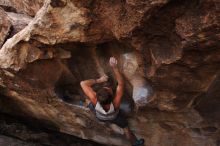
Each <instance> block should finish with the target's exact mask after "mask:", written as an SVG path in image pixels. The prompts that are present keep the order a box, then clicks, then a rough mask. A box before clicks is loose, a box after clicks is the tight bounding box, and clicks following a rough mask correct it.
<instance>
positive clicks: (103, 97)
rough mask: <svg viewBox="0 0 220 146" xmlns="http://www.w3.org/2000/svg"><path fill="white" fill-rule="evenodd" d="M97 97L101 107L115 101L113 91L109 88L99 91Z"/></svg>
mask: <svg viewBox="0 0 220 146" xmlns="http://www.w3.org/2000/svg"><path fill="white" fill-rule="evenodd" d="M96 96H97V99H98V101H99V103H100V104H101V105H107V104H110V103H111V102H112V101H113V93H112V89H111V88H109V87H103V88H101V89H99V90H98V91H97V93H96Z"/></svg>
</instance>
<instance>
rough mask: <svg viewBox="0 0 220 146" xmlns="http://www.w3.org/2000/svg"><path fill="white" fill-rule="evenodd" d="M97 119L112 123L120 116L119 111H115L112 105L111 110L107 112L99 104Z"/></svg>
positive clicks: (97, 105)
mask: <svg viewBox="0 0 220 146" xmlns="http://www.w3.org/2000/svg"><path fill="white" fill-rule="evenodd" d="M95 110H96V117H97V118H98V119H99V120H102V121H111V120H114V119H115V118H116V117H117V115H118V112H119V111H118V110H115V108H114V105H113V104H112V103H111V104H110V109H109V110H108V111H107V112H106V111H105V110H104V109H103V107H102V106H101V104H100V103H99V102H97V103H96V106H95Z"/></svg>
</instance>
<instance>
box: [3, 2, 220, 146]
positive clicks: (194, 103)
mask: <svg viewBox="0 0 220 146" xmlns="http://www.w3.org/2000/svg"><path fill="white" fill-rule="evenodd" d="M2 2H3V1H2ZM27 2H31V1H24V3H27ZM36 3H40V1H36ZM4 4H5V5H7V6H10V7H14V8H15V9H16V11H15V12H25V13H26V14H28V15H31V16H34V15H35V13H36V12H37V10H38V9H39V5H38V4H37V5H36V7H35V6H34V5H33V7H32V5H31V6H30V7H27V8H26V7H24V5H19V6H18V5H15V4H14V3H13V1H8V3H7V4H6V3H5V2H4ZM1 5H3V4H1ZM18 8H21V11H18V10H17V9H18ZM219 8H220V4H219V2H218V1H214V0H204V1H190V0H186V1H181V0H177V1H167V0H152V1H144V0H141V1H137V0H126V1H111V0H109V1H98V0H97V1H96V0H94V1H84V0H83V1H78V0H73V1H70V0H59V1H55V0H46V1H45V2H44V5H43V6H42V8H41V9H39V11H38V12H37V14H36V15H35V17H34V18H33V19H31V18H29V17H27V16H25V17H23V16H24V15H21V14H14V13H8V14H9V17H10V18H11V21H12V26H13V27H14V29H15V32H14V33H16V34H15V35H14V36H12V37H11V38H10V39H8V40H7V41H6V42H5V43H4V45H3V46H2V48H1V50H0V67H1V70H0V75H1V76H0V77H1V80H0V85H1V94H4V95H6V96H7V97H5V98H3V99H1V100H0V105H1V106H0V107H1V108H0V109H1V111H4V112H7V113H10V114H16V115H20V116H30V117H32V118H35V119H37V120H40V121H44V122H49V123H50V124H51V125H53V126H54V127H55V130H56V131H59V132H63V133H67V134H70V135H75V136H78V137H81V138H84V139H90V140H93V141H96V142H100V143H103V144H107V145H127V141H126V140H125V139H124V137H123V136H122V135H121V134H119V133H117V132H116V131H120V129H117V128H116V131H114V130H115V128H114V126H109V125H108V124H103V123H100V122H98V121H97V120H96V119H95V118H94V116H92V114H91V113H90V112H89V111H88V109H85V108H82V107H78V106H77V105H76V104H77V103H78V102H79V100H84V98H85V95H83V93H82V91H81V89H80V86H79V82H80V81H81V80H85V79H90V78H98V77H99V76H100V75H102V74H103V72H104V73H106V74H107V75H108V76H109V77H110V80H111V84H112V86H113V88H115V86H116V81H115V80H114V77H113V74H112V70H111V68H110V67H109V66H108V59H109V57H110V56H115V57H116V58H117V59H118V61H119V67H120V70H121V71H122V72H123V74H124V76H125V82H126V88H125V89H126V90H125V94H124V100H126V101H123V104H125V105H126V104H128V102H131V103H130V104H131V105H129V106H128V107H132V108H133V106H132V104H133V103H132V95H133V92H132V91H133V88H134V86H135V83H136V82H135V83H133V82H132V79H133V78H135V77H139V78H141V83H145V82H147V83H149V84H150V85H151V86H152V87H153V91H154V94H153V96H154V97H153V98H152V99H154V100H153V101H152V102H150V103H149V105H148V106H149V107H151V108H149V107H142V108H141V109H140V110H139V111H138V112H137V113H130V114H129V115H130V117H129V122H130V125H131V129H132V130H134V131H135V133H137V135H138V136H140V137H144V138H145V139H146V140H147V144H149V145H154V146H161V145H162V146H170V145H178V146H186V145H187V146H207V145H211V146H217V145H218V144H219V139H220V138H219V127H220V125H219V118H218V115H219V112H218V110H219V108H218V104H216V103H219V98H218V97H219V92H218V88H219V81H218V80H219V70H220V68H219V62H220V55H219V54H220V51H219V40H220V39H219V20H220V19H219V16H218V14H219ZM15 16H18V17H17V18H19V17H22V19H19V20H18V19H16V17H15ZM27 23H28V25H27ZM7 26H8V27H10V23H9V24H8V25H7ZM0 36H1V37H3V38H5V33H2V34H1V35H0ZM3 41H4V39H3ZM3 41H2V42H3ZM127 53H132V54H135V55H136V57H134V58H135V59H131V62H130V63H127V65H125V61H124V60H123V55H125V54H127ZM132 62H134V63H133V64H131V63H132ZM125 66H126V67H127V68H124V67H125ZM94 89H95V90H96V87H94ZM209 99H210V100H211V101H209ZM73 104H75V105H73ZM152 107H153V108H157V109H159V110H155V109H153V108H152ZM195 109H196V110H195ZM130 110H133V109H130ZM18 111H19V112H18ZM167 111H169V112H167ZM212 119H213V120H212ZM119 135H120V136H119Z"/></svg>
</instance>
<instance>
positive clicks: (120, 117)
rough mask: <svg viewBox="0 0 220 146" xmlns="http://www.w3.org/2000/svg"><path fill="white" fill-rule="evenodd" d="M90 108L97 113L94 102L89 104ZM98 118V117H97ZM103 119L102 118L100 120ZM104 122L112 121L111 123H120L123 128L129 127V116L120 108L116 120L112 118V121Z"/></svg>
mask: <svg viewBox="0 0 220 146" xmlns="http://www.w3.org/2000/svg"><path fill="white" fill-rule="evenodd" d="M88 108H89V109H90V110H91V111H92V112H93V113H94V114H95V107H94V105H93V104H92V103H90V104H89V105H88ZM97 119H98V118H97ZM99 121H102V120H99ZM102 122H110V123H114V124H116V125H118V126H119V127H121V128H126V127H128V121H127V118H126V116H125V114H124V112H123V111H122V110H121V109H120V110H119V112H118V115H117V117H116V118H115V119H114V120H110V121H102Z"/></svg>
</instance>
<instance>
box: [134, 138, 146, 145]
mask: <svg viewBox="0 0 220 146" xmlns="http://www.w3.org/2000/svg"><path fill="white" fill-rule="evenodd" d="M143 145H144V139H142V138H141V139H137V140H136V141H135V143H134V144H133V145H132V146H143Z"/></svg>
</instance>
